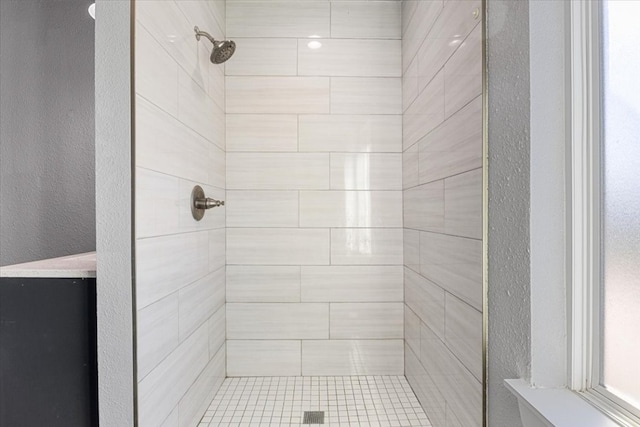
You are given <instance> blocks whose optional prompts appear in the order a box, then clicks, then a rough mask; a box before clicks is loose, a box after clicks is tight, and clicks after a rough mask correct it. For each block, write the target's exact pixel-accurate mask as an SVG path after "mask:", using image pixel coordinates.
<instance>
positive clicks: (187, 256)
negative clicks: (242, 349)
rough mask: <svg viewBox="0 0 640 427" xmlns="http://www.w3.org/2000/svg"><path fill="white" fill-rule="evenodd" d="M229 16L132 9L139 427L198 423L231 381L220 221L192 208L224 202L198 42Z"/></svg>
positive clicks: (213, 93) (207, 9) (220, 144)
mask: <svg viewBox="0 0 640 427" xmlns="http://www.w3.org/2000/svg"><path fill="white" fill-rule="evenodd" d="M224 10H225V2H224V1H223V0H215V1H173V0H146V1H141V2H136V28H135V43H136V49H135V54H136V57H135V69H136V78H135V88H136V126H135V128H136V153H135V154H136V156H135V159H136V164H135V166H136V180H135V194H136V228H135V230H136V276H137V280H136V282H137V283H136V304H137V307H136V308H137V324H136V330H137V355H138V360H137V366H138V369H137V374H138V378H137V381H138V391H139V393H138V422H139V425H140V427H157V426H172V427H175V426H180V427H190V426H194V425H197V423H198V421H199V420H200V419H201V417H202V414H203V413H204V412H205V410H206V408H207V406H208V405H209V403H210V402H211V399H212V398H213V397H214V395H215V393H216V391H217V389H218V388H219V387H220V385H221V384H222V382H223V381H224V378H225V376H226V349H225V339H226V335H225V329H226V326H225V315H226V311H225V308H224V306H225V299H226V297H225V291H226V286H225V280H226V274H225V262H226V256H225V242H226V237H225V211H224V209H217V210H212V211H209V212H208V213H207V215H206V216H205V217H204V218H203V220H202V221H200V222H196V221H195V220H194V219H193V217H192V216H191V210H190V207H189V198H190V194H191V189H192V188H193V186H194V185H196V184H197V185H200V186H202V187H203V188H204V190H205V194H206V195H207V196H208V197H214V198H217V199H223V200H224V199H225V188H226V182H225V181H226V156H225V147H226V144H225V138H226V132H225V126H226V123H225V101H224V98H225V94H224V92H225V84H224V79H225V75H224V71H223V70H224V67H223V66H213V65H212V64H211V63H209V60H208V58H209V45H207V44H206V43H208V42H206V43H204V42H198V41H197V40H196V38H195V37H194V32H193V27H194V26H195V25H198V26H199V27H200V28H202V29H203V30H206V31H208V32H210V33H211V34H212V35H213V36H214V37H216V38H222V37H224V28H225V16H224ZM176 35H180V36H178V37H176ZM327 175H328V172H327ZM327 179H328V178H327Z"/></svg>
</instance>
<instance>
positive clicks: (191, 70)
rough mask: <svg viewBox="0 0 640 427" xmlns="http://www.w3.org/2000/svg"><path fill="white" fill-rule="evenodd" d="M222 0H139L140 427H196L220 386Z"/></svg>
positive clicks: (222, 325)
mask: <svg viewBox="0 0 640 427" xmlns="http://www.w3.org/2000/svg"><path fill="white" fill-rule="evenodd" d="M224 12H225V5H224V1H173V0H158V1H152V0H145V1H138V2H136V28H135V44H136V45H135V54H136V58H135V68H136V77H135V87H136V118H135V120H136V123H135V127H136V178H135V194H136V274H137V278H136V282H137V286H136V287H137V289H136V305H137V325H136V328H137V354H138V360H137V368H138V372H137V373H138V378H137V380H138V411H139V425H140V426H141V427H158V426H167V427H168V426H171V427H177V426H184V427H186V426H193V425H196V424H197V422H198V421H199V419H200V417H201V416H202V414H203V413H204V411H205V410H206V408H207V405H208V404H209V402H210V401H211V399H212V397H213V394H214V393H215V392H216V390H217V389H218V387H219V386H220V384H221V383H222V381H223V379H224V377H225V309H224V305H225V229H224V227H225V211H224V209H215V210H211V211H208V212H207V214H206V215H205V217H204V219H203V220H202V221H200V222H196V221H195V220H194V219H193V218H192V216H191V212H190V208H189V198H190V194H191V189H192V188H193V186H194V185H195V184H199V185H201V186H202V187H203V188H204V190H205V193H206V195H207V196H208V197H214V198H218V199H224V198H225V152H224V150H225V119H224V108H225V103H224V90H225V87H224V67H223V66H220V65H217V66H216V65H213V64H210V63H209V60H208V57H209V51H210V48H211V45H210V44H209V42H208V41H206V40H203V41H201V42H200V43H198V42H197V41H196V39H195V37H194V31H193V27H194V26H195V25H198V26H199V27H200V28H201V29H203V30H206V31H208V32H210V33H211V34H212V35H214V36H215V37H223V36H224V27H225V17H224Z"/></svg>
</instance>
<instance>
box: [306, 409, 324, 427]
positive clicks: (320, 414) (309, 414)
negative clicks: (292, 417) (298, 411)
mask: <svg viewBox="0 0 640 427" xmlns="http://www.w3.org/2000/svg"><path fill="white" fill-rule="evenodd" d="M302 424H324V411H304V419H303V420H302Z"/></svg>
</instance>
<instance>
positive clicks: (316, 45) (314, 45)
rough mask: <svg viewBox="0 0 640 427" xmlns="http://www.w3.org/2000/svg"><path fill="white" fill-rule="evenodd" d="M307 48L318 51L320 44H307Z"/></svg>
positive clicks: (314, 42)
mask: <svg viewBox="0 0 640 427" xmlns="http://www.w3.org/2000/svg"><path fill="white" fill-rule="evenodd" d="M307 46H309V49H320V48H321V47H322V43H320V42H319V41H315V40H314V41H312V42H309V44H307Z"/></svg>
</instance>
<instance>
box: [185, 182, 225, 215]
mask: <svg viewBox="0 0 640 427" xmlns="http://www.w3.org/2000/svg"><path fill="white" fill-rule="evenodd" d="M219 206H224V201H223V200H216V199H211V198H209V197H205V195H204V190H203V189H202V187H200V186H199V185H196V186H195V187H193V190H192V191H191V215H193V219H195V220H196V221H200V220H201V219H202V217H204V212H205V211H206V210H207V209H211V208H217V207H219Z"/></svg>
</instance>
